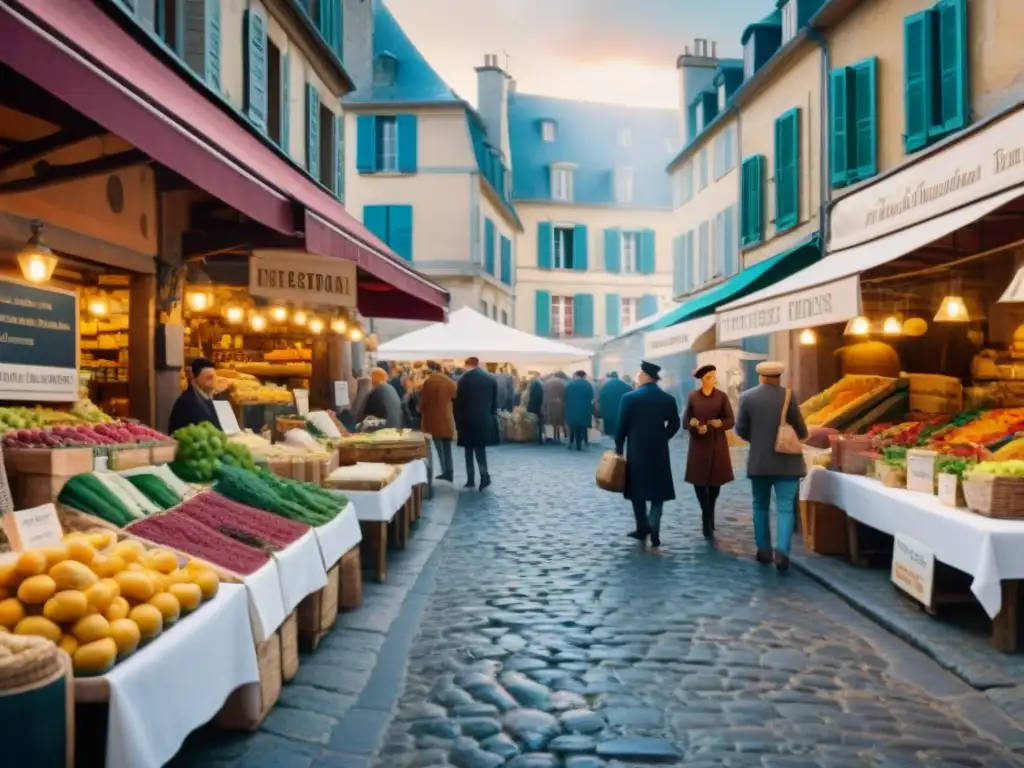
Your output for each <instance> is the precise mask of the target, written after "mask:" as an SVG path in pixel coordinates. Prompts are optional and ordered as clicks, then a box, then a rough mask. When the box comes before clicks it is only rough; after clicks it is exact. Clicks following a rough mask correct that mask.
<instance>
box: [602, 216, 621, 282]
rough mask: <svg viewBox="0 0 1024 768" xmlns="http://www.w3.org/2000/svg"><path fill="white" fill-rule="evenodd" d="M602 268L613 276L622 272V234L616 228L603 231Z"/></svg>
mask: <svg viewBox="0 0 1024 768" xmlns="http://www.w3.org/2000/svg"><path fill="white" fill-rule="evenodd" d="M604 268H605V271H606V272H611V273H612V274H613V275H617V274H619V273H620V272H621V271H622V232H621V231H620V230H619V229H618V228H617V227H612V228H611V229H606V230H605V231H604Z"/></svg>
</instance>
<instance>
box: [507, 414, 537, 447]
mask: <svg viewBox="0 0 1024 768" xmlns="http://www.w3.org/2000/svg"><path fill="white" fill-rule="evenodd" d="M504 425H505V440H507V441H508V442H510V443H536V442H537V431H538V429H539V425H538V424H537V422H536V421H526V420H525V419H515V420H512V419H506V420H505V421H504Z"/></svg>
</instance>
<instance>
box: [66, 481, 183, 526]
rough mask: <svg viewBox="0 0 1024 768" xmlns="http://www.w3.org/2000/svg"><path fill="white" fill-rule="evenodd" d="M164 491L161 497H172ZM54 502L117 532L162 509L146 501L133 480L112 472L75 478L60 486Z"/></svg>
mask: <svg viewBox="0 0 1024 768" xmlns="http://www.w3.org/2000/svg"><path fill="white" fill-rule="evenodd" d="M154 479H157V480H158V479H159V478H154ZM164 487H165V489H166V490H165V497H166V498H167V499H170V498H171V497H173V495H174V494H173V492H172V491H171V490H170V488H169V487H167V486H166V483H164ZM57 501H59V502H60V503H61V504H66V505H67V506H69V507H73V508H74V509H77V510H79V511H80V512H85V513H86V514H89V515H93V516H94V517H98V518H100V519H101V520H105V521H106V522H108V523H110V524H112V525H116V526H117V527H118V528H122V527H124V526H126V525H128V524H129V523H131V522H133V521H134V520H138V519H140V518H143V517H145V516H146V515H151V514H153V513H154V512H160V511H161V510H163V509H165V508H166V507H163V506H161V505H160V503H159V502H157V501H154V500H152V499H150V497H149V496H148V495H147V494H146V492H145V491H144V490H143V489H141V488H139V487H138V486H136V485H135V483H134V482H133V478H128V477H122V476H121V475H119V474H117V473H116V472H86V473H83V474H80V475H75V476H74V477H71V478H70V479H69V480H68V481H67V482H66V483H65V484H64V487H63V488H62V489H61V492H60V495H59V496H58V497H57ZM179 501H180V499H179ZM174 503H175V504H176V503H178V502H177V501H175V502H174ZM170 506H174V504H171V505H170Z"/></svg>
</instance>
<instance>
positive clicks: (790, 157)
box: [775, 109, 800, 232]
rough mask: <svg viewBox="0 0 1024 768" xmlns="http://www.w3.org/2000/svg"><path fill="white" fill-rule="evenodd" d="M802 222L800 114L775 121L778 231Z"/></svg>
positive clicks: (797, 111) (790, 111) (791, 111)
mask: <svg viewBox="0 0 1024 768" xmlns="http://www.w3.org/2000/svg"><path fill="white" fill-rule="evenodd" d="M799 220H800V110H799V109H791V110H789V111H788V112H786V113H785V114H784V115H782V116H781V117H780V118H779V119H778V120H776V121H775V231H776V232H784V231H785V230H787V229H792V228H793V227H795V226H796V225H797V222H799Z"/></svg>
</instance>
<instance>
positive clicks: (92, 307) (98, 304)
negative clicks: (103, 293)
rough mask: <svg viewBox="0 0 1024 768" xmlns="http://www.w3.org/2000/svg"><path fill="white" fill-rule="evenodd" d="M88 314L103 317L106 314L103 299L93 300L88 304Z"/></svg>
mask: <svg viewBox="0 0 1024 768" xmlns="http://www.w3.org/2000/svg"><path fill="white" fill-rule="evenodd" d="M89 314H90V315H92V316H94V317H103V316H104V315H105V314H107V302H106V300H105V299H93V300H92V301H90V302H89Z"/></svg>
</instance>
